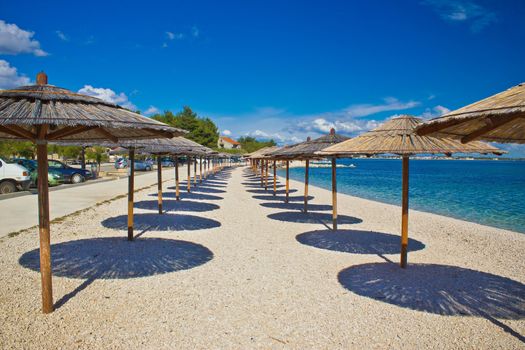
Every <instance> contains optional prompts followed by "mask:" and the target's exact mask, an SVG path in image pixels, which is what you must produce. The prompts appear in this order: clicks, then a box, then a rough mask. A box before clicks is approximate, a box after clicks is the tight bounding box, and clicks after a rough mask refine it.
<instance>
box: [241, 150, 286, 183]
mask: <svg viewBox="0 0 525 350" xmlns="http://www.w3.org/2000/svg"><path fill="white" fill-rule="evenodd" d="M278 149H279V147H278V146H266V147H263V148H261V149H258V150H257V151H255V152H252V153H249V154H247V155H246V157H248V158H249V159H250V160H251V162H252V166H253V169H254V172H255V173H256V174H257V167H258V166H260V168H261V175H260V177H261V187H263V186H264V184H265V183H266V189H267V188H268V159H270V157H269V156H268V154H270V153H272V152H274V151H276V150H278ZM265 173H266V176H265ZM265 178H266V182H265Z"/></svg>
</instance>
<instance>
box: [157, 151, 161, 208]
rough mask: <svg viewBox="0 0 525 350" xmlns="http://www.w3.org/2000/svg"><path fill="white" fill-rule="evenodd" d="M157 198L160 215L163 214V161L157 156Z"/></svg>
mask: <svg viewBox="0 0 525 350" xmlns="http://www.w3.org/2000/svg"><path fill="white" fill-rule="evenodd" d="M157 196H158V199H159V214H162V159H161V156H157Z"/></svg>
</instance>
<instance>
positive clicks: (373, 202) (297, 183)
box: [268, 175, 524, 236]
mask: <svg viewBox="0 0 525 350" xmlns="http://www.w3.org/2000/svg"><path fill="white" fill-rule="evenodd" d="M277 178H278V179H279V180H280V181H281V183H284V182H285V180H286V179H285V178H284V177H282V176H280V175H277ZM292 182H293V183H294V186H295V188H298V189H299V190H298V192H301V191H302V189H304V182H301V181H298V180H294V179H292V178H290V185H291V184H292ZM290 187H291V186H290ZM312 188H314V189H315V190H321V191H326V192H329V193H330V196H331V193H332V192H331V190H328V189H326V188H323V187H320V186H317V185H313V184H312V183H311V182H310V183H309V184H308V189H309V192H311V190H312ZM271 191H272V189H271V186H270V183H268V192H271ZM341 196H344V197H347V198H348V199H353V200H358V201H364V202H367V203H369V204H370V205H377V204H379V205H384V206H388V207H390V208H395V209H396V210H398V211H399V216H401V205H397V204H392V203H388V202H382V201H380V200H373V199H369V198H364V197H358V196H353V195H350V194H347V193H343V192H337V199H338V204H339V197H341ZM326 204H327V205H328V204H329V205H332V202H331V201H330V202H327V203H326ZM339 209H340V208H339V206H338V210H339ZM330 213H331V211H330ZM412 213H418V214H425V215H432V216H437V217H439V218H441V219H443V220H454V221H457V223H458V224H469V225H476V226H479V227H482V228H484V229H489V230H498V231H504V232H508V233H512V234H517V235H520V236H523V235H524V233H522V232H520V231H514V230H509V229H506V228H501V227H495V226H490V225H484V224H480V223H477V222H474V221H468V220H464V219H461V218H455V217H452V216H447V215H443V214H439V213H433V212H430V211H425V210H420V209H412V208H409V214H412ZM409 226H410V218H409ZM399 231H401V227H400V229H399Z"/></svg>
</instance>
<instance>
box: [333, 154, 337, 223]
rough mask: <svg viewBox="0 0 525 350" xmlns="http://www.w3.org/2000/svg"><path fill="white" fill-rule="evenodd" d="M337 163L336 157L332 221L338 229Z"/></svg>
mask: <svg viewBox="0 0 525 350" xmlns="http://www.w3.org/2000/svg"><path fill="white" fill-rule="evenodd" d="M336 168H337V163H336V159H335V157H334V158H332V221H333V229H334V231H335V230H337V176H336Z"/></svg>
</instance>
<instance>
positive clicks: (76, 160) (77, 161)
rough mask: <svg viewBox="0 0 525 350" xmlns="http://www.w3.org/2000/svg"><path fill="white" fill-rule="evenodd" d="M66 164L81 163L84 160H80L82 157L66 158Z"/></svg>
mask: <svg viewBox="0 0 525 350" xmlns="http://www.w3.org/2000/svg"><path fill="white" fill-rule="evenodd" d="M66 164H68V165H81V164H82V162H81V161H80V159H69V160H66Z"/></svg>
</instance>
